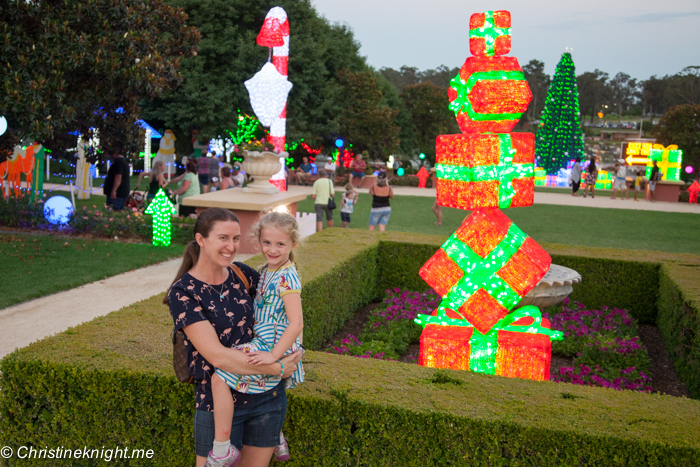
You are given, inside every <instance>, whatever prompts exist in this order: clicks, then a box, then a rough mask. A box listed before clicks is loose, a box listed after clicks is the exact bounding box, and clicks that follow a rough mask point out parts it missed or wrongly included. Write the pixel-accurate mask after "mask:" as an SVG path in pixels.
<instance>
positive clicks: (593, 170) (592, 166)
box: [588, 156, 595, 173]
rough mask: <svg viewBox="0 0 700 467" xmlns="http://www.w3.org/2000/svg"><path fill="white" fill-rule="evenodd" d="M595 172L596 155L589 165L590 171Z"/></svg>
mask: <svg viewBox="0 0 700 467" xmlns="http://www.w3.org/2000/svg"><path fill="white" fill-rule="evenodd" d="M593 172H595V156H593V157H591V163H590V164H589V165H588V173H593Z"/></svg>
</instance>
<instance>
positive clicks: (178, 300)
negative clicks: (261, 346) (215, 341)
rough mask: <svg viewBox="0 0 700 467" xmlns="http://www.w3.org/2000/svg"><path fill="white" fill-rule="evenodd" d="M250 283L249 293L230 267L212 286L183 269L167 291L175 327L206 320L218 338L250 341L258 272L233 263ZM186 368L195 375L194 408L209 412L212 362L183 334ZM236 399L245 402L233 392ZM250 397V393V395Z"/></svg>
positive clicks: (230, 341)
mask: <svg viewBox="0 0 700 467" xmlns="http://www.w3.org/2000/svg"><path fill="white" fill-rule="evenodd" d="M236 265H238V267H239V268H241V271H243V274H244V275H245V276H246V278H247V279H248V283H249V284H250V285H251V290H250V295H249V294H248V291H247V290H246V288H245V284H243V283H242V282H241V280H240V279H239V278H238V276H237V275H236V273H234V272H233V271H232V270H231V269H229V275H228V278H227V279H226V280H225V281H224V283H223V284H220V285H216V286H212V285H209V284H207V283H205V282H202V281H200V280H197V279H195V278H194V276H192V275H190V274H189V273H185V275H184V276H182V277H181V278H180V279H179V280H178V281H177V282H175V283H174V284H173V286H172V287H171V289H170V292H169V293H168V303H169V305H170V314H171V315H172V317H173V322H174V323H175V329H176V330H180V329H182V328H184V327H185V326H188V325H190V324H194V323H197V322H199V321H209V322H210V323H211V325H212V326H213V327H214V330H215V331H216V334H217V336H219V342H221V345H223V346H224V347H228V348H231V347H233V346H236V345H239V344H245V343H247V342H250V340H251V339H252V337H253V324H254V313H253V299H252V298H251V295H252V296H253V297H254V296H255V293H256V291H255V287H256V285H257V283H258V279H259V278H260V274H259V273H258V272H257V271H255V270H254V269H253V268H251V267H250V266H247V265H245V264H242V263H236ZM185 347H186V348H187V357H188V358H187V360H188V362H189V372H190V374H191V375H192V376H194V378H195V380H196V383H195V397H196V409H197V410H204V411H207V412H212V411H213V409H214V401H213V398H212V393H211V377H212V375H213V374H214V370H215V368H214V365H212V364H211V363H209V362H208V361H207V360H206V359H205V358H204V357H203V356H201V355H200V354H199V352H198V351H197V349H196V348H194V346H193V345H192V344H191V343H190V341H189V340H188V339H187V338H185ZM236 396H237V397H236V403H240V402H244V403H245V399H247V398H246V397H241V396H242V395H240V394H236ZM249 397H250V396H249Z"/></svg>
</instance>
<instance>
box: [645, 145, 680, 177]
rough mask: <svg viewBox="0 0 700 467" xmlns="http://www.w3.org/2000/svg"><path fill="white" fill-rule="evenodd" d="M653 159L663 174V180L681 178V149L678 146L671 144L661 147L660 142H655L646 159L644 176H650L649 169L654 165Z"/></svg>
mask: <svg viewBox="0 0 700 467" xmlns="http://www.w3.org/2000/svg"><path fill="white" fill-rule="evenodd" d="M653 161H656V165H657V166H658V167H659V170H660V171H661V173H662V174H663V178H664V180H675V181H679V180H680V179H681V162H683V150H681V149H678V146H676V145H675V144H672V145H670V146H668V147H666V148H665V147H663V145H661V144H655V145H654V147H653V148H652V149H651V150H649V159H648V161H647V168H646V173H645V175H646V177H647V178H651V169H652V168H653V167H654V163H653Z"/></svg>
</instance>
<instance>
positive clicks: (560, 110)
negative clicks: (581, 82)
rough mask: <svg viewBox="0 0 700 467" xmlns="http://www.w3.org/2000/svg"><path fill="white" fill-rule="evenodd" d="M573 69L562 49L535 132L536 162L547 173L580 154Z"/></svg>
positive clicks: (579, 131)
mask: <svg viewBox="0 0 700 467" xmlns="http://www.w3.org/2000/svg"><path fill="white" fill-rule="evenodd" d="M580 119H581V113H580V112H579V103H578V90H577V88H576V69H575V67H574V62H573V60H572V59H571V54H570V53H568V52H566V53H564V54H563V55H562V57H561V60H559V63H558V64H557V68H556V71H555V72H554V77H553V79H552V84H550V86H549V91H547V99H546V101H545V104H544V110H543V112H542V119H541V123H540V126H541V127H542V128H540V129H539V131H538V132H537V145H536V147H535V157H536V159H537V165H538V166H539V167H542V168H543V169H544V170H545V172H546V173H547V174H549V175H551V174H556V173H557V172H558V171H559V169H561V168H562V167H564V166H565V164H566V162H567V161H569V160H571V159H575V158H576V157H581V158H582V159H583V158H584V154H583V133H582V132H581V126H580V123H579V122H580Z"/></svg>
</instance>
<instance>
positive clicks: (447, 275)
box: [419, 209, 552, 334]
mask: <svg viewBox="0 0 700 467" xmlns="http://www.w3.org/2000/svg"><path fill="white" fill-rule="evenodd" d="M551 262H552V259H551V258H550V256H549V254H547V252H546V251H544V250H543V249H542V247H540V246H539V245H538V244H537V242H535V241H534V240H533V239H532V238H530V237H528V236H527V235H526V234H525V233H524V232H523V231H522V230H520V229H519V228H518V227H517V226H516V225H515V224H513V222H511V221H510V219H508V218H507V217H506V216H505V215H504V214H503V213H502V212H501V211H500V210H498V209H482V210H479V211H475V212H473V213H472V214H471V215H470V216H469V217H467V218H466V219H465V220H464V222H463V223H462V225H461V226H460V228H459V229H457V231H456V232H455V233H454V234H452V236H450V238H448V239H447V241H446V242H445V243H444V244H443V245H442V246H441V247H440V249H439V250H438V251H437V253H435V254H434V255H433V256H432V257H431V258H430V259H429V260H428V261H427V262H426V263H425V264H424V265H423V267H421V269H420V271H419V274H420V276H421V277H422V278H423V280H425V282H427V283H428V285H429V286H430V287H432V288H433V289H434V290H435V292H437V294H438V295H440V296H441V297H443V301H442V303H441V304H440V307H439V308H438V315H437V317H436V319H438V322H439V323H441V324H453V323H452V320H454V319H456V320H464V321H466V322H468V323H469V324H471V325H473V326H474V327H476V329H477V330H478V331H479V332H481V333H482V334H486V333H487V332H489V331H490V330H491V328H492V327H493V326H494V325H495V324H496V323H497V322H498V321H500V320H501V319H503V318H504V317H505V316H506V315H507V314H508V313H509V312H510V310H512V309H513V308H514V307H515V306H516V305H517V304H518V303H519V302H520V300H521V299H522V297H524V296H525V295H526V294H527V293H528V292H529V291H530V290H532V289H533V288H534V287H535V286H536V285H537V282H539V280H540V279H542V277H544V275H545V274H546V273H547V271H548V270H549V265H550V264H551Z"/></svg>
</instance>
